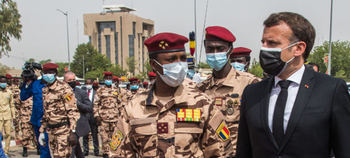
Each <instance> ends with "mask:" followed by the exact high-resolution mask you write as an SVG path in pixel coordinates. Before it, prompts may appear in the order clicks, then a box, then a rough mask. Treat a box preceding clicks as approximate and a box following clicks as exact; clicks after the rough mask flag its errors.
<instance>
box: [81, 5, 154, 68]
mask: <svg viewBox="0 0 350 158" xmlns="http://www.w3.org/2000/svg"><path fill="white" fill-rule="evenodd" d="M115 8H117V9H116V10H109V11H105V12H103V13H95V14H84V34H85V35H88V36H89V42H90V43H91V44H92V45H93V46H94V47H95V48H96V49H97V50H98V51H99V52H100V53H102V54H104V55H105V56H106V57H107V58H108V59H109V60H110V61H111V63H112V64H117V65H119V66H120V67H121V68H122V69H127V70H129V71H130V72H131V73H134V74H139V73H142V72H146V71H147V70H146V67H145V64H146V62H148V53H147V48H146V47H145V46H144V44H143V42H144V41H145V40H146V39H147V38H149V37H150V36H152V35H153V34H154V22H153V21H152V20H149V19H144V18H141V17H139V16H136V15H134V14H131V13H130V11H134V10H133V9H130V8H125V7H124V8H120V7H115ZM105 9H106V8H105ZM128 63H129V64H128ZM130 63H134V64H130ZM130 65H134V68H133V67H132V66H131V67H130ZM130 69H131V70H130ZM132 69H134V71H133V70H132Z"/></svg>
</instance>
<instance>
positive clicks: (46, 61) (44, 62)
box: [39, 59, 57, 65]
mask: <svg viewBox="0 0 350 158" xmlns="http://www.w3.org/2000/svg"><path fill="white" fill-rule="evenodd" d="M49 62H52V60H51V59H45V60H40V61H39V64H41V65H44V64H46V63H49ZM56 64H57V63H56Z"/></svg>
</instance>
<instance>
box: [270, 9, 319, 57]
mask: <svg viewBox="0 0 350 158" xmlns="http://www.w3.org/2000/svg"><path fill="white" fill-rule="evenodd" d="M282 22H284V23H286V24H287V25H288V26H289V27H290V29H291V30H292V32H293V35H292V36H291V38H290V39H289V41H290V42H294V41H296V40H299V41H304V42H305V43H306V49H305V53H304V54H303V57H304V59H307V58H308V57H309V54H310V52H311V49H312V47H313V45H314V41H315V36H316V33H315V28H314V27H313V26H312V24H311V23H310V22H309V21H308V20H307V19H306V18H304V17H303V16H301V15H299V14H297V13H292V12H280V13H273V14H271V15H270V16H269V17H268V18H267V19H266V20H265V21H264V26H265V27H272V26H276V25H279V24H281V23H282Z"/></svg>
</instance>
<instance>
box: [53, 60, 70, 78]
mask: <svg viewBox="0 0 350 158" xmlns="http://www.w3.org/2000/svg"><path fill="white" fill-rule="evenodd" d="M56 64H57V65H58V68H57V72H58V76H63V75H64V73H65V72H66V70H65V68H66V67H67V68H68V63H65V62H57V63H56Z"/></svg>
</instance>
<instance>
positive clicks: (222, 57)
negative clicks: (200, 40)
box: [206, 52, 227, 71]
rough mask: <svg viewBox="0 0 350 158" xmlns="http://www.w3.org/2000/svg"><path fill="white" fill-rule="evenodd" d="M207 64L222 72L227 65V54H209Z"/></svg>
mask: <svg viewBox="0 0 350 158" xmlns="http://www.w3.org/2000/svg"><path fill="white" fill-rule="evenodd" d="M206 55H207V63H208V64H209V66H210V67H211V68H213V69H215V70H216V71H219V70H221V69H222V68H223V67H224V66H225V64H226V63H227V52H219V53H207V54H206Z"/></svg>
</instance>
